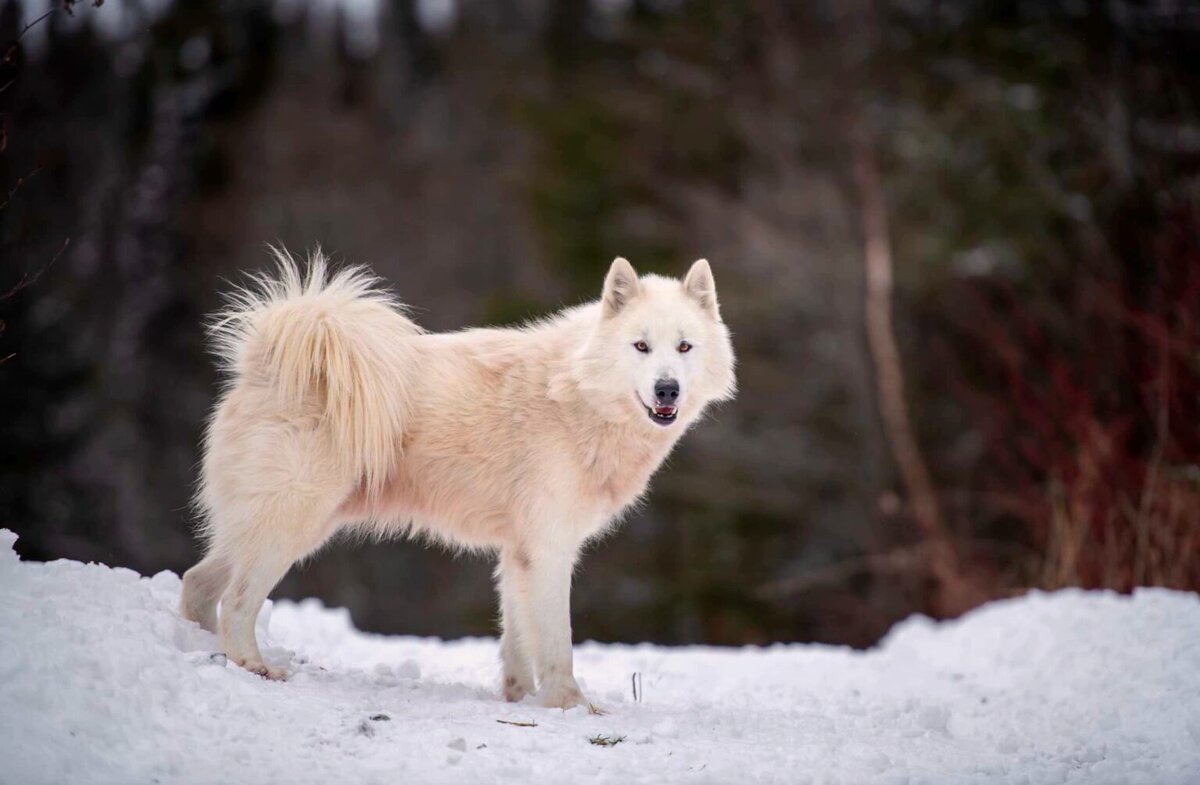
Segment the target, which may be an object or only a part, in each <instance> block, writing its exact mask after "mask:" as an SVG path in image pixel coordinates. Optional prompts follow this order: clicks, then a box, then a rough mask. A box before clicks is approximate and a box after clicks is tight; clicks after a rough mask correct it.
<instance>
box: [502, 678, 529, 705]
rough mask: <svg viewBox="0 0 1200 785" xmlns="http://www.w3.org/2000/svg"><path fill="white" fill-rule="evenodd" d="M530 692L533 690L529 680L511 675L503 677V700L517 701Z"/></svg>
mask: <svg viewBox="0 0 1200 785" xmlns="http://www.w3.org/2000/svg"><path fill="white" fill-rule="evenodd" d="M531 692H533V682H532V681H531V680H529V679H522V678H520V677H518V676H513V675H508V676H505V677H504V700H506V701H508V702H509V703H517V702H518V701H520V700H522V699H523V698H524V697H525V696H526V695H528V694H530V693H531Z"/></svg>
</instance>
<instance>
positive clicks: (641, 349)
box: [633, 341, 650, 354]
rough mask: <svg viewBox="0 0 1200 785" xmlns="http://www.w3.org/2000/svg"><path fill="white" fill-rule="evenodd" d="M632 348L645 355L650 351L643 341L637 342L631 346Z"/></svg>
mask: <svg viewBox="0 0 1200 785" xmlns="http://www.w3.org/2000/svg"><path fill="white" fill-rule="evenodd" d="M633 348H634V349H637V350H638V351H639V352H642V353H643V354H645V353H647V352H649V351H650V344H648V343H646V342H645V341H638V342H637V343H635V344H634V345H633Z"/></svg>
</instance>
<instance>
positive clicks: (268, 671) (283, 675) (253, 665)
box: [232, 657, 288, 681]
mask: <svg viewBox="0 0 1200 785" xmlns="http://www.w3.org/2000/svg"><path fill="white" fill-rule="evenodd" d="M232 659H233V661H234V662H235V663H237V664H238V665H240V666H242V667H243V668H245V669H246V670H248V671H250V672H251V673H253V674H255V675H258V676H262V677H263V678H264V679H268V680H270V681H286V680H287V675H288V672H287V668H279V667H276V666H274V665H267V664H266V663H265V662H263V661H262V660H248V659H239V658H237V657H234V658H232Z"/></svg>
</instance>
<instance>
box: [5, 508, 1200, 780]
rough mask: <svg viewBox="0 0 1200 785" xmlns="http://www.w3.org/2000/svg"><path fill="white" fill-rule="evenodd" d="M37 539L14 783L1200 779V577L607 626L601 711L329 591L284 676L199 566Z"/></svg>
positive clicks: (24, 570) (15, 592)
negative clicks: (1181, 587)
mask: <svg viewBox="0 0 1200 785" xmlns="http://www.w3.org/2000/svg"><path fill="white" fill-rule="evenodd" d="M14 540H15V536H14V535H13V534H12V533H11V532H6V531H4V532H0V782H3V783H14V784H20V785H29V784H32V783H66V782H70V783H87V782H104V783H176V782H189V783H191V782H195V783H259V782H287V783H310V782H311V783H346V784H347V785H349V784H350V783H375V782H378V783H406V784H413V783H426V782H432V783H456V784H457V783H493V782H505V783H510V782H545V783H566V782H589V783H640V782H646V783H663V782H686V783H846V784H847V785H849V784H850V783H855V784H857V783H877V782H878V783H925V782H927V783H974V782H987V783H993V782H1004V783H1069V782H1077V783H1089V785H1102V784H1103V783H1114V784H1116V783H1122V784H1126V783H1153V785H1172V784H1174V783H1179V784H1180V785H1183V784H1184V783H1193V784H1194V783H1200V599H1198V598H1197V597H1196V596H1194V595H1189V594H1179V593H1172V592H1167V591H1157V590H1148V591H1140V592H1138V593H1137V594H1135V595H1134V596H1133V597H1119V596H1115V595H1112V594H1104V593H1084V592H1075V591H1070V592H1059V593H1057V594H1053V595H1046V594H1033V595H1030V596H1028V597H1025V598H1023V599H1019V600H1012V601H1006V602H998V603H994V604H992V605H989V606H987V607H985V608H982V609H980V610H978V611H976V612H974V613H972V614H970V615H969V616H967V617H966V618H964V619H962V620H960V621H957V622H953V623H946V624H934V623H932V622H930V621H928V620H926V619H920V618H914V619H910V620H908V621H906V622H904V623H902V624H900V625H899V626H897V627H896V629H894V630H893V631H892V632H891V633H890V634H889V635H888V637H887V639H886V640H885V641H884V642H883V644H882V645H881V646H880V647H879V648H878V649H876V650H874V651H870V652H866V653H860V652H854V651H850V650H848V649H842V648H835V647H828V646H801V645H790V646H774V647H770V648H766V649H711V648H687V649H667V648H660V647H655V646H614V645H599V644H593V643H589V644H584V645H581V646H579V647H578V650H577V655H576V671H577V673H578V674H579V676H580V677H581V681H582V682H584V689H585V690H586V691H588V692H589V694H590V696H591V697H592V698H593V699H594V700H596V701H597V702H598V703H599V704H600V705H601V706H602V707H603V708H605V709H606V710H607V711H608V713H607V714H605V715H604V716H591V715H588V714H586V713H584V712H583V711H582V710H574V711H570V712H565V713H564V712H562V711H552V710H548V709H543V708H540V707H538V706H536V705H533V704H532V703H524V704H516V705H512V704H507V703H504V702H503V701H502V700H501V699H500V698H499V695H498V691H497V689H496V685H495V681H496V678H497V665H496V659H497V653H496V642H495V641H494V640H462V641H453V642H442V641H438V640H427V639H417V638H408V637H381V636H376V635H367V634H363V633H360V632H358V631H356V630H355V629H354V628H353V627H352V626H351V624H350V621H349V618H348V615H347V614H346V613H345V612H344V611H341V610H330V609H326V608H324V607H322V606H321V605H320V604H318V603H316V602H314V601H307V602H304V603H300V604H299V605H295V604H290V603H278V604H276V605H275V607H274V612H273V613H271V614H269V620H268V618H267V616H268V613H266V612H264V615H263V619H262V620H261V623H262V625H263V626H264V627H265V626H267V625H268V623H269V632H268V634H267V640H268V641H269V642H270V648H269V650H268V653H267V657H268V660H271V661H273V662H277V663H280V664H282V663H284V662H288V661H290V662H291V668H292V672H293V674H294V675H293V676H292V678H291V679H290V680H289V681H287V682H285V683H276V682H268V681H264V680H262V679H260V678H258V677H256V676H252V675H250V674H249V673H246V672H244V671H242V670H240V669H238V668H235V667H232V666H228V665H226V664H224V663H223V661H222V660H223V658H222V657H221V656H220V655H214V651H215V646H216V642H215V640H214V638H213V637H212V636H211V635H209V634H207V633H205V632H203V631H201V630H200V629H199V628H197V627H196V626H194V625H192V624H190V623H187V622H184V621H183V620H182V619H181V618H180V617H179V616H178V615H177V614H176V612H175V606H176V603H177V601H178V597H179V588H180V584H179V579H178V577H176V576H175V575H174V574H172V573H166V572H164V573H160V574H158V575H155V576H154V577H153V578H143V577H141V576H139V575H137V574H135V573H133V572H131V571H129V570H123V569H110V568H108V567H105V566H102V565H84V564H80V563H78V562H69V561H58V562H52V563H49V564H40V563H31V562H20V561H19V560H18V559H17V557H16V555H15V554H14V553H13V552H12V543H13V541H14ZM634 673H640V674H641V682H642V690H641V691H642V693H643V699H642V700H641V701H640V702H635V701H634V700H633V697H632V694H631V687H630V684H631V676H632V674H634ZM502 720H503V721H505V722H500V721H502ZM508 722H512V723H517V722H520V723H535V724H536V725H535V726H533V727H526V726H522V725H516V724H506V723H508ZM602 739H609V740H612V741H616V740H618V739H620V740H621V741H620V742H619V743H616V744H615V745H612V744H609V745H602V744H596V743H593V740H595V741H601V740H602Z"/></svg>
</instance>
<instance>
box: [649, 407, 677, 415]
mask: <svg viewBox="0 0 1200 785" xmlns="http://www.w3.org/2000/svg"><path fill="white" fill-rule="evenodd" d="M654 413H655V414H662V415H665V416H668V417H669V416H670V415H672V414H674V413H675V407H674V406H655V407H654Z"/></svg>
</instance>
